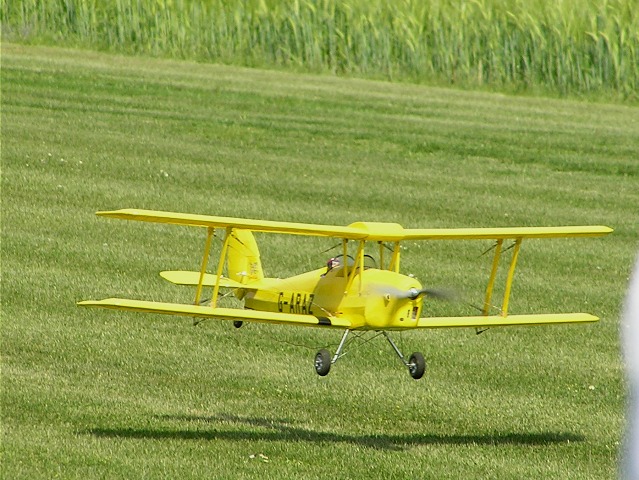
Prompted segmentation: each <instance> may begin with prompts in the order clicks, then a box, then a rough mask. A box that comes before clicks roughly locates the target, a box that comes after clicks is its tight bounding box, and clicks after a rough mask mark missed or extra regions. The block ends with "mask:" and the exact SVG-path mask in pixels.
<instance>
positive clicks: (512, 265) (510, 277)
mask: <svg viewBox="0 0 639 480" xmlns="http://www.w3.org/2000/svg"><path fill="white" fill-rule="evenodd" d="M521 241H522V239H521V238H518V239H517V240H515V250H514V251H513V258H512V260H511V261H510V268H509V269H508V277H507V278H506V291H505V292H504V302H503V303H502V304H501V315H502V317H506V316H508V303H509V302H510V290H511V288H512V286H513V277H514V275H515V267H516V266H517V257H518V256H519V249H520V247H521Z"/></svg>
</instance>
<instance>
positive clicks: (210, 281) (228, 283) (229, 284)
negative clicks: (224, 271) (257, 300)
mask: <svg viewBox="0 0 639 480" xmlns="http://www.w3.org/2000/svg"><path fill="white" fill-rule="evenodd" d="M160 276H161V277H162V278H164V279H165V280H168V281H169V282H171V283H174V284H175V285H190V286H193V287H195V286H197V285H199V283H200V272H187V271H176V270H174V271H165V272H160ZM216 281H217V275H212V274H210V273H206V274H204V281H203V283H202V285H203V286H205V287H214V286H215V282H216ZM220 287H223V288H243V287H245V285H242V284H241V283H240V282H236V281H235V280H231V279H230V278H226V277H220Z"/></svg>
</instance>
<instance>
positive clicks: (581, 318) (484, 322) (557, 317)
mask: <svg viewBox="0 0 639 480" xmlns="http://www.w3.org/2000/svg"><path fill="white" fill-rule="evenodd" d="M598 320H599V318H598V317H595V316H594V315H590V314H588V313H545V314H537V315H508V316H506V317H502V316H501V315H491V316H484V315H481V316H475V317H430V318H428V317H426V318H420V319H419V321H418V322H417V328H456V327H475V328H488V327H506V326H528V325H550V324H554V323H589V322H596V321H598Z"/></svg>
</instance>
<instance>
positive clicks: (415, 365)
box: [382, 332, 426, 380]
mask: <svg viewBox="0 0 639 480" xmlns="http://www.w3.org/2000/svg"><path fill="white" fill-rule="evenodd" d="M382 333H383V335H384V337H386V340H388V343H390V345H391V347H393V350H395V353H396V354H397V356H398V357H399V359H400V360H401V361H402V363H403V364H404V365H405V366H406V367H407V368H408V373H410V376H411V377H413V378H414V379H415V380H419V379H420V378H422V377H423V376H424V373H425V372H426V360H424V355H422V354H421V353H420V352H415V353H413V354H411V356H410V358H409V359H408V361H406V357H404V355H403V354H402V352H401V351H400V349H399V348H398V347H397V345H395V342H393V339H392V338H390V336H389V335H388V333H386V332H382Z"/></svg>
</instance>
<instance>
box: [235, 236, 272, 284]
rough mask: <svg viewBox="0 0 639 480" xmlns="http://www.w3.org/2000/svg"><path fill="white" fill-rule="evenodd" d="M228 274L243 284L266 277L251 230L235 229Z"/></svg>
mask: <svg viewBox="0 0 639 480" xmlns="http://www.w3.org/2000/svg"><path fill="white" fill-rule="evenodd" d="M227 262H228V263H227V265H228V276H229V278H230V279H231V280H235V281H236V282H239V283H241V284H243V285H247V284H249V283H252V282H258V281H260V280H262V279H263V278H264V272H263V271H262V262H261V260H260V251H259V249H258V247H257V242H256V241H255V237H254V236H253V234H252V233H251V232H250V231H249V230H241V229H233V230H232V232H231V238H230V240H229V245H228V256H227Z"/></svg>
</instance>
